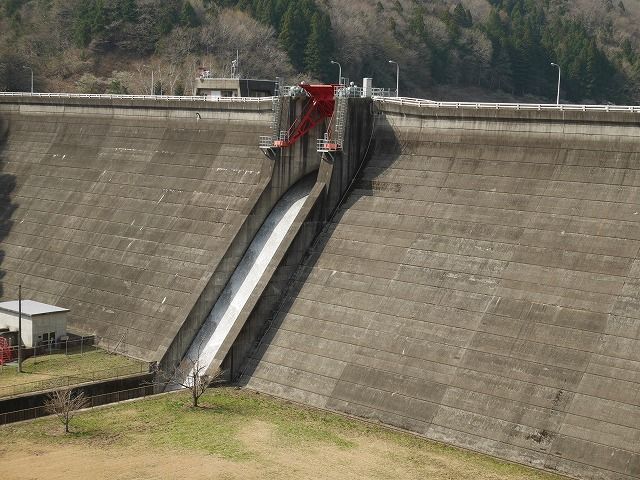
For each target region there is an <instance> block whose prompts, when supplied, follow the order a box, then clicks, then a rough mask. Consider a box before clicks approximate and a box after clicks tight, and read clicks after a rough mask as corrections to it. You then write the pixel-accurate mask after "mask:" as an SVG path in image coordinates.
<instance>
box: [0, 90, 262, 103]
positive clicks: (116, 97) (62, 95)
mask: <svg viewBox="0 0 640 480" xmlns="http://www.w3.org/2000/svg"><path fill="white" fill-rule="evenodd" d="M0 97H26V98H29V97H34V98H94V99H107V100H156V101H174V102H217V103H236V102H241V103H243V102H244V103H246V102H257V103H265V102H272V101H273V97H205V96H192V95H190V96H186V95H185V96H176V95H111V94H93V93H28V92H0Z"/></svg>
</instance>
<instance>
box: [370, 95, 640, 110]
mask: <svg viewBox="0 0 640 480" xmlns="http://www.w3.org/2000/svg"><path fill="white" fill-rule="evenodd" d="M373 99H374V100H375V101H377V102H380V103H389V104H394V105H411V106H415V107H424V108H467V109H469V108H471V109H492V110H559V111H561V112H564V111H567V112H569V111H579V112H631V113H640V106H630V105H564V104H560V105H557V104H555V103H547V104H545V103H485V102H436V101H433V100H424V99H420V98H407V97H378V96H375V97H373Z"/></svg>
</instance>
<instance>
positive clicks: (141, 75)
mask: <svg viewBox="0 0 640 480" xmlns="http://www.w3.org/2000/svg"><path fill="white" fill-rule="evenodd" d="M639 3H640V2H638V1H637V0H577V1H568V0H468V1H462V2H461V3H459V2H458V1H445V0H435V1H426V0H379V1H375V0H374V1H363V0H352V1H348V2H345V1H344V0H340V1H338V0H0V90H28V89H29V88H30V74H31V73H30V70H29V69H28V68H25V66H27V67H30V68H32V69H33V71H34V79H35V88H36V90H37V91H79V92H112V93H148V92H149V91H151V90H153V91H155V93H161V92H162V93H171V94H185V93H189V92H190V91H191V89H192V85H193V77H194V75H195V71H196V69H197V68H198V67H200V66H204V67H206V68H208V69H210V70H212V72H213V73H215V74H217V75H225V74H228V72H229V64H230V61H231V59H233V58H235V54H236V50H238V51H239V54H240V69H241V72H242V74H243V75H245V76H251V77H266V78H273V77H275V76H284V77H286V78H287V79H288V81H289V82H294V81H297V80H300V79H303V78H305V79H319V80H323V81H335V80H337V73H338V72H337V67H336V66H335V65H332V64H331V63H330V60H332V59H333V60H337V61H339V62H340V63H341V64H342V65H343V74H344V75H345V76H347V77H350V78H352V79H354V80H358V81H359V80H360V78H361V77H363V76H372V77H374V82H375V84H376V86H385V87H392V86H394V85H395V69H394V67H393V66H392V65H389V64H388V62H387V60H389V59H392V60H395V61H397V62H398V63H399V64H400V68H401V81H400V89H401V94H402V95H407V96H421V97H432V98H449V99H451V98H460V99H470V98H476V97H478V98H482V99H489V98H496V99H509V98H524V99H531V100H540V101H547V100H555V88H556V80H557V70H556V69H555V68H554V67H552V66H551V65H550V63H551V62H555V63H557V64H559V65H560V66H561V67H562V73H563V81H562V87H563V88H562V98H563V100H565V101H573V102H614V103H626V102H636V103H638V102H640V41H639V40H638V39H639V38H640V5H639ZM152 72H153V79H154V82H153V85H152V84H151V80H150V79H151V73H152Z"/></svg>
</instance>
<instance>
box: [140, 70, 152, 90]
mask: <svg viewBox="0 0 640 480" xmlns="http://www.w3.org/2000/svg"><path fill="white" fill-rule="evenodd" d="M142 68H148V69H149V70H151V95H153V87H154V81H153V68H151V67H150V66H149V65H142Z"/></svg>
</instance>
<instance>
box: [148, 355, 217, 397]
mask: <svg viewBox="0 0 640 480" xmlns="http://www.w3.org/2000/svg"><path fill="white" fill-rule="evenodd" d="M200 350H201V349H200V348H198V351H197V354H194V355H193V356H191V355H189V354H187V356H185V358H183V360H182V362H180V364H179V365H178V366H176V367H175V368H174V369H173V371H172V372H166V371H164V370H162V369H159V370H158V372H157V380H158V381H160V382H161V383H165V384H166V385H167V386H168V387H169V388H170V387H177V388H180V387H181V388H185V389H187V390H189V392H190V393H191V406H192V407H194V408H195V407H198V400H200V397H201V396H202V395H203V394H204V392H205V391H206V390H207V388H209V385H211V384H212V383H213V382H214V381H216V380H218V379H220V378H221V377H222V375H223V374H224V371H223V370H221V369H220V367H217V368H215V369H213V370H212V371H208V368H209V365H206V364H204V363H202V362H201V361H200Z"/></svg>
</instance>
